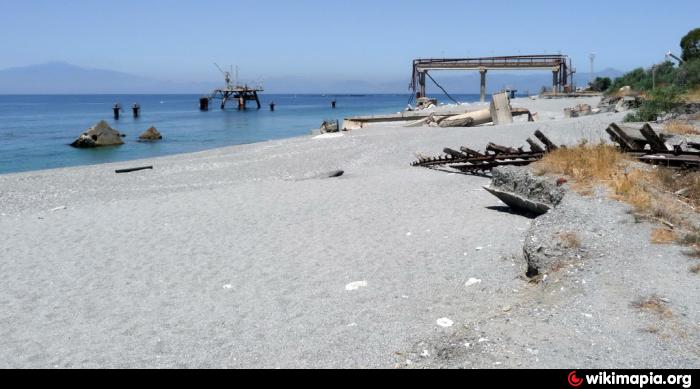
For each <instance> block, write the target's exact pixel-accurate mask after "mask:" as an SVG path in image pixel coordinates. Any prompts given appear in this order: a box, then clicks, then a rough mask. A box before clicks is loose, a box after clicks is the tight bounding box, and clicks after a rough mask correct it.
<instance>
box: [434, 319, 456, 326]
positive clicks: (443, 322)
mask: <svg viewBox="0 0 700 389" xmlns="http://www.w3.org/2000/svg"><path fill="white" fill-rule="evenodd" d="M454 324H455V322H453V321H452V320H450V319H448V318H446V317H443V318H442V319H438V321H437V325H439V326H440V327H442V328H448V327H452V326H453V325H454Z"/></svg>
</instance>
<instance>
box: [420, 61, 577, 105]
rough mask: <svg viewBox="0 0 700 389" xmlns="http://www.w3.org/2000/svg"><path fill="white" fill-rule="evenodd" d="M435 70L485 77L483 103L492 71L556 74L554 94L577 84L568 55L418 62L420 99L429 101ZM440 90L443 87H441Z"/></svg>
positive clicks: (483, 78)
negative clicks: (470, 72) (427, 94)
mask: <svg viewBox="0 0 700 389" xmlns="http://www.w3.org/2000/svg"><path fill="white" fill-rule="evenodd" d="M433 70H474V71H478V72H479V73H480V74H481V84H480V89H481V93H480V94H481V102H482V103H483V102H484V101H485V100H486V75H487V74H488V72H489V70H549V71H551V72H552V93H553V94H555V95H556V94H557V93H561V92H563V91H565V90H568V89H569V88H570V86H571V85H572V84H573V77H574V70H573V67H572V65H571V59H570V58H569V57H568V56H566V55H546V54H545V55H518V56H505V57H483V58H443V59H416V60H414V61H413V78H412V82H411V88H412V89H413V92H414V93H416V96H417V97H425V79H426V76H427V77H428V78H430V76H429V75H428V72H429V71H433ZM438 86H439V85H438Z"/></svg>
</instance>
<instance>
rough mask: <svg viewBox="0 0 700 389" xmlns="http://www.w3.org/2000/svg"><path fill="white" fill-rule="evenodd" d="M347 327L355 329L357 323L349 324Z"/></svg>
mask: <svg viewBox="0 0 700 389" xmlns="http://www.w3.org/2000/svg"><path fill="white" fill-rule="evenodd" d="M348 327H357V323H350V324H348Z"/></svg>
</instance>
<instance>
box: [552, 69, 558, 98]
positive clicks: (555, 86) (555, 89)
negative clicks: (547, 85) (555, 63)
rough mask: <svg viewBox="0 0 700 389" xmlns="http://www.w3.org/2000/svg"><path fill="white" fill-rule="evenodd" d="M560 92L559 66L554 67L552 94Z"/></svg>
mask: <svg viewBox="0 0 700 389" xmlns="http://www.w3.org/2000/svg"><path fill="white" fill-rule="evenodd" d="M557 93H559V68H558V67H556V68H553V69H552V94H555V95H556V94H557Z"/></svg>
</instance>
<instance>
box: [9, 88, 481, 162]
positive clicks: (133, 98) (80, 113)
mask: <svg viewBox="0 0 700 389" xmlns="http://www.w3.org/2000/svg"><path fill="white" fill-rule="evenodd" d="M455 98H456V99H457V100H459V101H463V102H473V101H477V100H478V98H479V97H478V96H477V95H457V96H455ZM334 99H335V100H337V104H338V105H337V109H331V104H330V102H331V100H334ZM198 100H199V96H198V95H160V96H159V95H90V96H86V95H81V96H9V95H4V96H3V95H0V174H3V173H13V172H22V171H30V170H40V169H53V168H59V167H67V166H77V165H90V164H99V163H106V162H117V161H127V160H132V159H142V158H151V157H157V156H163V155H170V154H178V153H187V152H193V151H201V150H206V149H212V148H216V147H223V146H231V145H238V144H245V143H253V142H260V141H266V140H271V139H280V138H288V137H294V136H299V135H306V134H309V132H310V130H311V129H312V128H318V127H319V126H320V124H321V122H322V121H323V120H325V119H338V120H340V121H341V122H342V119H343V118H344V117H347V116H352V115H370V114H377V113H393V112H398V111H401V110H403V109H404V108H405V107H406V104H407V102H408V94H405V95H365V96H343V95H327V96H324V95H263V96H262V104H263V108H262V109H261V110H259V111H258V110H255V109H249V110H247V111H238V110H236V109H235V102H229V104H230V107H231V108H229V109H227V110H226V111H221V110H219V109H218V105H217V102H216V101H214V102H212V105H211V106H210V108H211V109H210V111H209V112H200V111H199V105H198V104H199V103H198ZM270 101H274V102H275V103H276V108H275V112H270V110H269V108H268V104H269V102H270ZM115 103H120V104H121V105H122V107H123V109H124V110H123V111H122V115H121V118H120V120H119V121H114V120H113V115H112V107H113V106H114V104H115ZM134 103H139V104H140V105H141V117H140V118H139V119H134V118H133V117H132V114H131V106H132V105H133V104H134ZM103 119H104V120H107V122H108V123H109V124H110V125H111V126H112V127H114V128H116V129H118V130H119V131H120V132H122V133H124V134H126V135H127V137H126V138H125V142H126V143H125V144H124V145H122V146H118V147H107V148H99V149H75V148H72V147H70V146H68V145H69V144H70V143H71V142H73V140H75V139H76V138H77V137H78V136H79V135H80V134H81V133H82V132H83V131H85V130H86V129H87V128H89V127H91V126H92V125H94V124H95V123H97V122H98V121H100V120H103ZM151 126H155V127H156V128H158V130H159V131H160V132H161V133H162V134H163V137H164V140H163V141H161V142H157V143H152V144H148V143H139V142H137V138H138V135H139V134H140V133H141V132H143V131H144V130H146V129H147V128H149V127H151Z"/></svg>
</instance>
